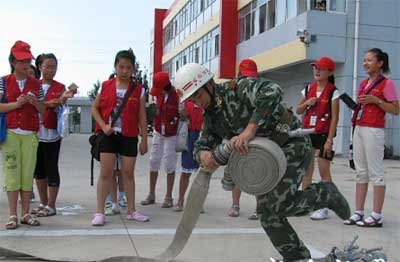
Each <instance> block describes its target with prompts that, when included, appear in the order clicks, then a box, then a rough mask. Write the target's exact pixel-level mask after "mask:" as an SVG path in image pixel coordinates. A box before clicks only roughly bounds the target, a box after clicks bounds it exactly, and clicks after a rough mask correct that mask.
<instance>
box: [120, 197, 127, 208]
mask: <svg viewBox="0 0 400 262" xmlns="http://www.w3.org/2000/svg"><path fill="white" fill-rule="evenodd" d="M118 205H119V206H120V207H127V206H128V201H127V199H126V196H123V197H119V198H118Z"/></svg>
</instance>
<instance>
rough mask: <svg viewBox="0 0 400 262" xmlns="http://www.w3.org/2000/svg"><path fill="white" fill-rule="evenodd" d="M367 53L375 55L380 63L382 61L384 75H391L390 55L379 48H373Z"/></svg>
mask: <svg viewBox="0 0 400 262" xmlns="http://www.w3.org/2000/svg"><path fill="white" fill-rule="evenodd" d="M367 53H373V54H375V57H376V59H377V60H378V62H380V61H382V62H383V63H382V67H381V70H382V73H384V74H388V73H390V68H389V55H388V54H387V53H386V52H383V51H382V50H381V49H379V48H372V49H370V50H368V51H367Z"/></svg>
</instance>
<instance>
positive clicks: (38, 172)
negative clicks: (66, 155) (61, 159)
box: [34, 139, 61, 187]
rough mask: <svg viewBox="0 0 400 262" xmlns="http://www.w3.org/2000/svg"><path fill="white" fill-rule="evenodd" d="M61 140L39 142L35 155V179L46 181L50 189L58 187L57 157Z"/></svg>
mask: <svg viewBox="0 0 400 262" xmlns="http://www.w3.org/2000/svg"><path fill="white" fill-rule="evenodd" d="M60 146H61V139H60V140H58V141H55V142H49V143H45V142H39V146H38V149H37V154H36V157H37V158H36V166H35V172H34V177H35V179H47V184H48V186H50V187H59V186H60V173H59V171H58V156H59V155H60Z"/></svg>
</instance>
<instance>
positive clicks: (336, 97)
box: [301, 88, 340, 101]
mask: <svg viewBox="0 0 400 262" xmlns="http://www.w3.org/2000/svg"><path fill="white" fill-rule="evenodd" d="M308 92H310V88H308ZM321 93H322V91H317V98H318V97H319V96H320V95H321ZM301 95H302V96H303V97H305V96H306V89H305V88H304V89H303V90H301ZM339 96H340V93H339V90H337V89H335V91H333V95H332V101H333V100H335V99H338V98H339Z"/></svg>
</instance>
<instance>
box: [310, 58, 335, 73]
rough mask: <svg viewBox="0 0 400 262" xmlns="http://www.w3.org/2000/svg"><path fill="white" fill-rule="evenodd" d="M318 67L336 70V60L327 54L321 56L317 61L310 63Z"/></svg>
mask: <svg viewBox="0 0 400 262" xmlns="http://www.w3.org/2000/svg"><path fill="white" fill-rule="evenodd" d="M310 65H311V66H314V67H316V68H318V69H326V70H329V71H335V62H333V60H332V59H330V58H329V57H327V56H323V57H320V58H319V59H318V60H317V61H315V62H314V63H311V64H310Z"/></svg>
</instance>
